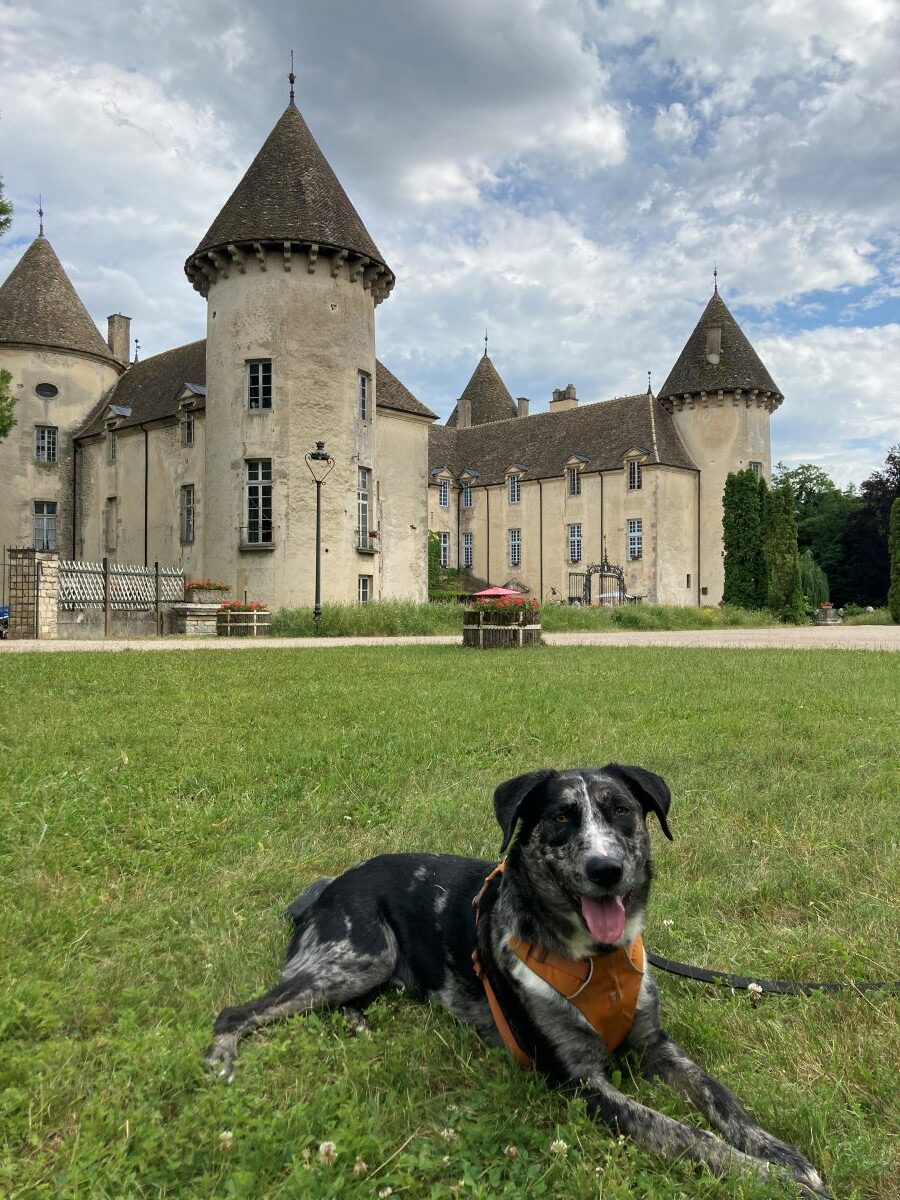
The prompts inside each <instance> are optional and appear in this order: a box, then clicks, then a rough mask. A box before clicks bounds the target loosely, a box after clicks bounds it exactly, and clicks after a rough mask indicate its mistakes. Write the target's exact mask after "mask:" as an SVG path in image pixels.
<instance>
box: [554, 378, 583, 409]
mask: <svg viewBox="0 0 900 1200" xmlns="http://www.w3.org/2000/svg"><path fill="white" fill-rule="evenodd" d="M577 407H578V397H577V396H576V395H575V385H574V383H570V384H568V385H567V386H566V387H565V388H554V389H553V396H552V397H551V399H550V411H551V412H568V411H569V410H570V409H572V408H577Z"/></svg>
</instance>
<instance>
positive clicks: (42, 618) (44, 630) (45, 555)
mask: <svg viewBox="0 0 900 1200" xmlns="http://www.w3.org/2000/svg"><path fill="white" fill-rule="evenodd" d="M8 554H9V636H10V638H55V637H57V636H58V625H57V611H58V606H59V558H58V556H57V555H56V554H55V553H54V552H53V551H52V550H28V549H21V550H20V549H11V550H9V551H8Z"/></svg>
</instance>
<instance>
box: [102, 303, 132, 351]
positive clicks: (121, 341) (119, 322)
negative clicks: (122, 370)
mask: <svg viewBox="0 0 900 1200" xmlns="http://www.w3.org/2000/svg"><path fill="white" fill-rule="evenodd" d="M106 320H107V329H108V332H107V335H106V342H107V345H108V346H109V348H110V350H111V351H112V353H113V357H114V358H117V359H118V360H119V362H120V363H128V362H130V353H131V317H123V316H122V314H121V313H113V314H112V316H110V317H107V318H106Z"/></svg>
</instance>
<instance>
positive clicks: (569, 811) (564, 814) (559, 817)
mask: <svg viewBox="0 0 900 1200" xmlns="http://www.w3.org/2000/svg"><path fill="white" fill-rule="evenodd" d="M577 811H578V810H577V809H575V808H561V809H560V810H559V812H556V813H554V814H553V820H554V821H555V822H556V823H557V825H566V824H568V822H569V821H571V820H572V818H573V817H574V816H575V814H576V812H577Z"/></svg>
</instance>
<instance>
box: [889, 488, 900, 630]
mask: <svg viewBox="0 0 900 1200" xmlns="http://www.w3.org/2000/svg"><path fill="white" fill-rule="evenodd" d="M888 546H889V548H890V553H891V586H890V588H889V590H888V608H889V609H890V610H891V616H892V617H893V618H894V621H895V622H896V623H897V624H898V625H900V496H898V497H897V499H896V500H895V501H894V503H893V504H892V505H891V527H890V533H889V534H888Z"/></svg>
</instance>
